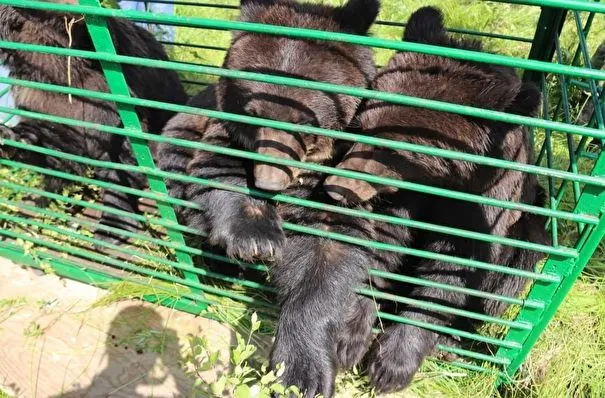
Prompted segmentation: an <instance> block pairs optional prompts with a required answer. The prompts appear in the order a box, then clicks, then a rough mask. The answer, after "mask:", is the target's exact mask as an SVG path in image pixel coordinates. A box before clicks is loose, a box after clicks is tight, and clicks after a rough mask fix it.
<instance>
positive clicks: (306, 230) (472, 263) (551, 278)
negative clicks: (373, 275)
mask: <svg viewBox="0 0 605 398" xmlns="http://www.w3.org/2000/svg"><path fill="white" fill-rule="evenodd" d="M283 227H284V228H285V229H288V230H290V231H294V232H299V233H303V234H307V235H315V236H319V237H322V238H329V239H332V240H337V241H341V242H345V243H350V244H354V245H356V246H364V247H372V248H374V249H379V250H385V251H393V252H397V253H402V254H406V255H409V256H414V257H421V258H426V259H429V260H435V261H444V262H449V263H452V264H457V265H462V266H465V267H470V268H478V269H484V270H487V271H494V272H500V273H503V274H507V275H516V276H520V277H524V278H527V279H533V280H539V281H541V282H546V283H559V282H560V281H561V279H560V277H559V276H558V275H555V274H547V273H538V272H531V271H523V270H519V269H517V268H510V267H506V266H503V265H495V264H490V263H486V262H483V261H477V260H470V259H463V258H459V257H454V256H449V255H444V254H439V253H434V252H429V251H425V250H418V249H412V248H409V247H403V246H395V245H391V244H387V243H382V242H376V241H370V240H366V239H361V238H355V237H352V236H348V235H343V234H339V233H335V232H328V231H324V230H320V229H316V228H310V227H306V226H303V225H298V224H292V223H288V222H284V223H283Z"/></svg>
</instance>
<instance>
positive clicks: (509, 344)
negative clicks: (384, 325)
mask: <svg viewBox="0 0 605 398" xmlns="http://www.w3.org/2000/svg"><path fill="white" fill-rule="evenodd" d="M378 316H379V317H380V318H381V319H387V320H389V321H394V322H399V323H404V324H406V325H411V326H416V327H419V328H422V329H427V330H431V331H434V332H437V333H443V334H449V335H453V336H459V337H464V338H466V339H469V340H475V341H480V342H482V343H487V344H493V345H496V346H499V347H506V348H515V349H518V348H521V344H519V343H517V342H516V341H506V340H500V339H497V338H494V337H488V336H483V335H480V334H477V333H470V332H466V331H464V330H458V329H454V328H451V327H449V326H442V325H434V324H432V323H428V322H423V321H417V320H415V319H410V318H407V317H402V316H399V315H393V314H389V313H386V312H382V311H378Z"/></svg>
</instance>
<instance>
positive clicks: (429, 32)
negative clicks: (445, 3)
mask: <svg viewBox="0 0 605 398" xmlns="http://www.w3.org/2000/svg"><path fill="white" fill-rule="evenodd" d="M446 38H447V32H446V31H445V26H444V24H443V14H442V13H441V10H439V9H437V8H435V7H422V8H419V9H417V10H416V11H414V13H413V14H412V15H411V16H410V19H408V23H407V24H406V27H405V32H404V33H403V40H404V41H410V42H416V43H427V44H430V43H439V42H442V41H444V39H446Z"/></svg>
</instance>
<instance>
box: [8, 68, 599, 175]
mask: <svg viewBox="0 0 605 398" xmlns="http://www.w3.org/2000/svg"><path fill="white" fill-rule="evenodd" d="M4 80H10V81H11V82H10V83H11V84H14V85H18V86H23V87H30V88H35V89H42V90H48V91H52V92H61V93H67V94H73V95H78V96H79V95H82V96H84V97H91V98H98V99H104V100H109V101H116V102H120V103H122V102H124V103H129V104H132V105H138V106H146V107H150V108H156V109H167V110H172V111H174V112H185V113H191V114H196V115H202V116H208V117H214V118H217V119H224V120H229V121H235V122H240V123H242V122H243V123H246V124H253V125H258V126H267V127H272V128H276V129H281V130H287V131H296V132H300V133H305V134H315V135H322V136H327V137H331V138H335V139H340V140H346V141H351V142H361V143H365V144H369V145H374V146H381V147H386V148H391V149H396V150H405V151H410V152H415V153H422V154H426V155H430V156H436V157H443V158H448V159H454V160H461V161H468V162H472V163H477V164H482V165H485V166H490V167H498V168H504V169H509V170H515V171H521V172H526V173H531V174H536V175H542V176H550V177H555V178H561V179H568V180H571V181H577V182H581V183H586V184H591V185H596V186H600V187H605V178H603V177H597V176H589V175H583V174H576V173H572V172H568V171H562V170H556V169H551V168H546V167H542V166H536V165H531V164H525V163H517V162H513V161H509V160H502V159H497V158H490V157H486V156H481V155H475V154H469V153H461V152H458V151H454V150H448V149H441V148H434V147H431V146H426V145H418V144H412V143H407V142H400V141H394V140H390V139H382V138H376V137H370V136H364V135H359V134H353V133H347V132H342V131H335V130H329V129H323V128H318V127H309V126H301V125H297V124H292V123H285V122H278V121H274V120H271V119H262V118H256V117H250V116H244V115H238V114H233V113H227V112H219V111H212V110H205V109H200V108H195V107H189V106H184V105H174V104H167V103H161V102H157V101H148V100H142V99H136V98H130V97H125V96H118V95H113V94H106V93H97V92H95V91H91V90H82V89H74V88H69V87H64V86H59V85H53V84H46V83H38V82H29V81H26V80H18V79H11V78H2V77H0V82H3V81H4ZM101 94H102V95H101ZM1 109H6V111H7V112H10V111H11V110H10V109H9V108H1ZM78 122H79V121H78ZM603 134H604V135H605V132H604V133H603ZM141 138H142V137H141ZM164 142H169V143H176V142H179V141H177V139H175V138H166V141H164ZM199 145H202V143H199ZM205 145H207V144H205ZM197 148H198V149H202V147H200V146H198V147H197ZM280 161H284V160H283V159H282V160H280ZM299 166H300V165H299Z"/></svg>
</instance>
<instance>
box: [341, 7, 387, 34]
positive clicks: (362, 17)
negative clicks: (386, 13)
mask: <svg viewBox="0 0 605 398" xmlns="http://www.w3.org/2000/svg"><path fill="white" fill-rule="evenodd" d="M379 10H380V1H379V0H349V2H348V3H347V4H345V5H344V6H342V7H339V8H337V9H336V11H335V15H334V19H335V20H336V21H337V22H338V23H339V24H340V26H342V27H343V28H344V29H345V30H348V31H351V32H354V33H357V34H361V35H365V34H367V33H368V30H370V27H371V26H372V24H373V23H374V21H375V20H376V17H377V16H378V11H379Z"/></svg>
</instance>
